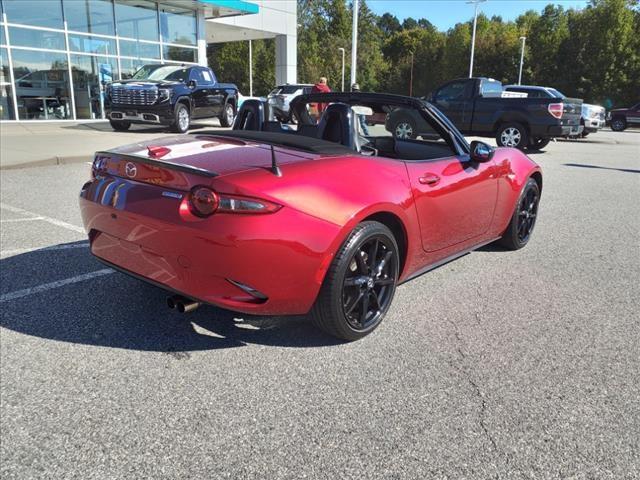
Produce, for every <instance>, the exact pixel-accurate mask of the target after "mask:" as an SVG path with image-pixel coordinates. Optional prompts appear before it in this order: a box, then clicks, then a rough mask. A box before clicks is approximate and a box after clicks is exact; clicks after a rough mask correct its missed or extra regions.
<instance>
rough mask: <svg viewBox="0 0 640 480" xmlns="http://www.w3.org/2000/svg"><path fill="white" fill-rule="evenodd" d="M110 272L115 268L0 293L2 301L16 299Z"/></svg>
mask: <svg viewBox="0 0 640 480" xmlns="http://www.w3.org/2000/svg"><path fill="white" fill-rule="evenodd" d="M110 273H115V270H112V269H110V268H104V269H102V270H97V271H95V272H91V273H85V274H84V275H78V276H76V277H71V278H65V279H64V280H57V281H55V282H51V283H43V284H42V285H37V286H35V287H30V288H25V289H23V290H16V291H15V292H9V293H5V294H4V295H0V303H4V302H9V301H11V300H16V299H18V298H22V297H26V296H29V295H33V294H34V293H40V292H46V291H47V290H51V289H53V288H58V287H64V286H65V285H70V284H72V283H78V282H84V281H85V280H91V279H92V278H96V277H102V276H103V275H109V274H110Z"/></svg>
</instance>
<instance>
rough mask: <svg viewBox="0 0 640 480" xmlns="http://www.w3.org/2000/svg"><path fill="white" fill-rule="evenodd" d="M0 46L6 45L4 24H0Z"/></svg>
mask: <svg viewBox="0 0 640 480" xmlns="http://www.w3.org/2000/svg"><path fill="white" fill-rule="evenodd" d="M0 44H2V45H6V44H7V40H5V38H4V24H2V23H0Z"/></svg>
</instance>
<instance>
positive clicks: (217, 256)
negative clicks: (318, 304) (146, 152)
mask: <svg viewBox="0 0 640 480" xmlns="http://www.w3.org/2000/svg"><path fill="white" fill-rule="evenodd" d="M99 183H100V182H99V181H94V182H92V186H89V187H88V188H86V189H85V190H83V192H82V193H81V196H80V210H81V215H82V219H83V223H84V226H85V228H86V230H87V231H88V232H89V241H90V245H91V252H92V254H93V255H95V256H96V257H97V258H98V259H99V260H101V261H103V262H105V263H107V264H108V265H111V266H113V267H115V268H116V269H118V270H121V271H123V272H124V273H127V274H129V275H132V276H134V277H137V278H139V279H142V280H144V281H146V282H149V283H151V284H154V285H156V286H159V287H161V288H164V289H166V290H168V291H171V292H175V293H179V294H181V295H183V296H185V297H189V298H192V299H195V300H198V301H201V302H203V303H209V304H212V305H216V306H218V307H222V308H226V309H229V310H234V311H239V312H243V313H251V314H264V315H288V314H305V313H307V312H308V311H309V310H310V308H311V306H312V305H313V303H314V301H315V299H316V296H317V294H318V291H319V289H320V286H321V284H322V281H323V279H324V273H325V272H326V269H327V267H328V265H329V262H330V259H331V255H330V253H329V252H330V251H331V249H332V248H333V245H334V243H335V239H336V237H337V235H338V233H339V227H338V226H336V225H333V224H331V223H329V222H325V221H323V220H319V219H316V218H314V217H310V216H308V215H305V214H302V213H300V212H298V211H296V210H294V209H291V208H286V207H285V208H282V209H281V210H280V211H278V212H276V213H274V214H269V215H251V216H249V215H230V214H218V215H213V216H212V217H209V218H208V219H199V220H196V221H190V222H189V221H184V220H182V219H181V218H180V214H179V212H178V210H179V209H178V204H179V201H177V200H175V199H171V198H161V199H158V200H157V201H154V204H153V206H152V208H149V207H150V206H151V205H149V200H148V198H147V199H146V200H145V202H146V203H147V206H146V207H145V206H144V205H141V207H144V208H149V213H145V214H143V213H141V212H134V211H124V210H122V209H120V208H118V207H117V205H118V201H117V200H116V201H115V202H114V203H113V204H115V205H116V207H114V206H111V205H112V203H111V202H110V198H109V197H110V196H111V193H110V191H111V190H113V191H116V190H117V188H113V186H109V185H100V184H99ZM149 188H157V187H149ZM124 193H125V192H124V189H122V191H121V192H120V194H119V195H120V197H122V195H123V194H124ZM131 193H132V192H131V191H130V192H129V193H128V195H131ZM127 201H128V200H127ZM143 203H144V202H143ZM132 209H133V210H136V207H135V206H134V207H132ZM238 283H239V284H242V285H245V286H247V287H250V289H254V290H256V291H257V292H259V293H260V294H262V295H263V296H264V297H267V298H266V300H265V299H264V298H259V297H257V296H252V295H251V294H249V293H247V292H248V291H247V290H244V289H242V288H240V287H239V286H237V284H238Z"/></svg>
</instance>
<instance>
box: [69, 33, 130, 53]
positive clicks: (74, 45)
mask: <svg viewBox="0 0 640 480" xmlns="http://www.w3.org/2000/svg"><path fill="white" fill-rule="evenodd" d="M69 50H71V51H72V52H84V53H102V54H104V55H116V53H118V52H117V50H116V41H115V40H112V39H110V38H102V37H92V36H90V35H74V34H71V33H70V34H69Z"/></svg>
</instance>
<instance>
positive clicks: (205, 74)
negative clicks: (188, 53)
mask: <svg viewBox="0 0 640 480" xmlns="http://www.w3.org/2000/svg"><path fill="white" fill-rule="evenodd" d="M200 75H201V76H202V83H205V84H207V85H211V84H212V83H214V82H213V78H212V77H211V72H209V70H205V69H204V68H203V69H202V70H200Z"/></svg>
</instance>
